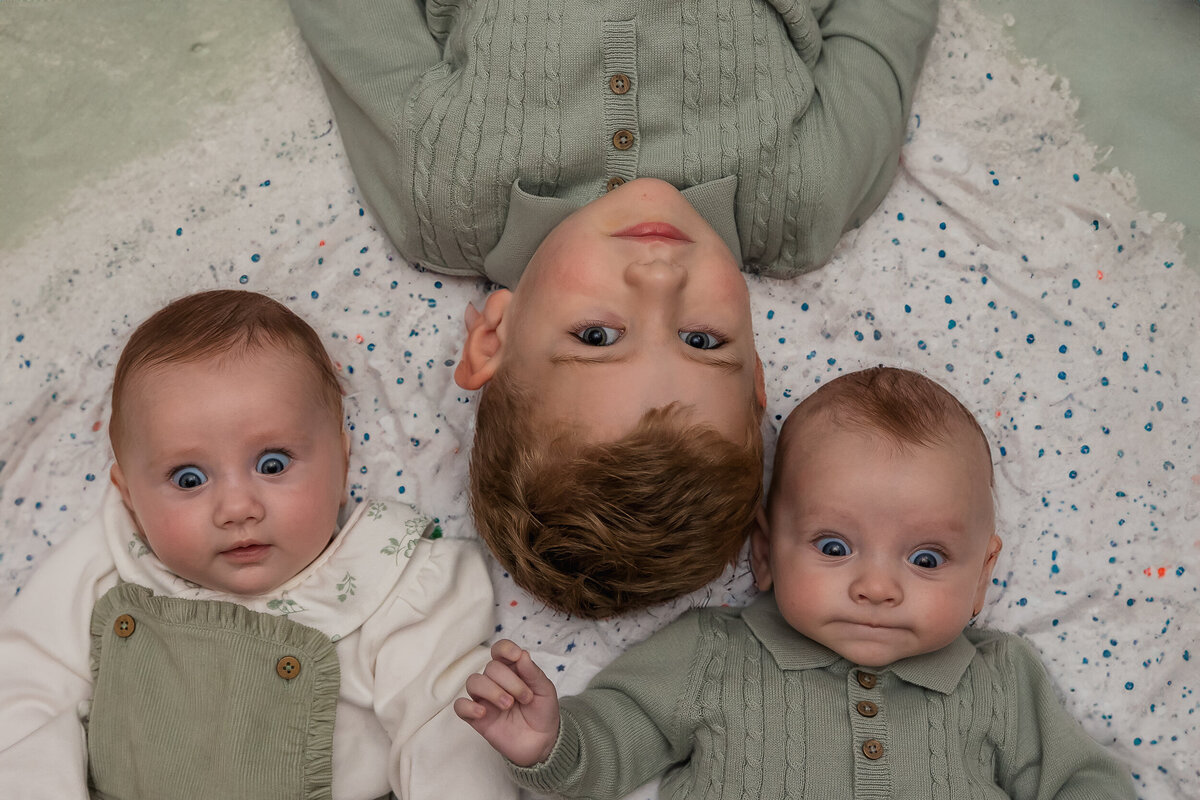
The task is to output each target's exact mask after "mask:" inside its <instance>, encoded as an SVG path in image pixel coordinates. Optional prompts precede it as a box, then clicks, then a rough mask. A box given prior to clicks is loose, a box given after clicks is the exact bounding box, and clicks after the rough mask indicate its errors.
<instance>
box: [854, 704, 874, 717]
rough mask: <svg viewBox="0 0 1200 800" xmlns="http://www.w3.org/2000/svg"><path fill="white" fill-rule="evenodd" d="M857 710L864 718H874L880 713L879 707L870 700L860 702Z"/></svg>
mask: <svg viewBox="0 0 1200 800" xmlns="http://www.w3.org/2000/svg"><path fill="white" fill-rule="evenodd" d="M855 708H857V709H858V713H860V714H862V715H863V716H864V717H873V716H875V715H876V714H878V713H879V706H877V705H875V704H874V703H872V702H871V701H870V700H859V701H858V705H856V706H855Z"/></svg>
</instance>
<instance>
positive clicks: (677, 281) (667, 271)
mask: <svg viewBox="0 0 1200 800" xmlns="http://www.w3.org/2000/svg"><path fill="white" fill-rule="evenodd" d="M625 281H626V282H627V283H628V284H629V285H630V286H634V287H637V288H639V289H643V290H645V291H658V292H671V291H678V290H679V289H681V288H683V286H684V285H685V284H686V283H687V267H685V266H684V265H683V264H679V263H677V262H674V261H667V260H666V259H662V258H652V259H649V260H646V261H634V262H632V263H630V264H629V266H628V267H626V268H625Z"/></svg>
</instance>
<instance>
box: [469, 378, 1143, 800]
mask: <svg viewBox="0 0 1200 800" xmlns="http://www.w3.org/2000/svg"><path fill="white" fill-rule="evenodd" d="M750 540H751V541H750V543H751V548H750V551H751V552H750V561H751V566H752V568H753V570H754V576H755V581H756V584H757V586H758V588H759V589H760V591H761V593H760V595H759V596H758V597H756V598H755V599H754V601H753V602H752V603H751V604H750V605H749V606H747V607H745V608H737V609H734V608H719V609H713V608H710V609H703V610H694V611H691V612H688V613H686V614H684V615H683V616H681V617H680V618H679V619H677V620H675V621H674V622H673V623H671V624H670V625H668V626H667V627H666V628H664V629H663V630H661V631H659V632H658V633H656V634H654V635H653V636H651V637H650V638H649V639H647V640H646V641H644V642H642V643H641V644H638V645H635V646H634V647H632V648H631V649H630V650H629V651H627V652H626V653H625V654H624V655H623V656H621V657H620V658H619V659H617V660H616V661H615V662H613V663H612V664H611V665H610V666H609V667H607V668H606V669H604V670H603V671H601V672H600V673H599V674H598V675H597V676H596V678H595V679H594V680H593V681H592V683H591V684H589V686H588V688H587V689H586V690H585V691H584V692H582V693H581V694H579V695H577V696H574V697H567V698H563V699H562V701H561V702H560V701H559V700H558V698H557V696H556V693H555V690H554V687H553V685H552V684H551V683H550V681H549V680H547V679H546V677H545V675H544V674H543V673H542V671H541V670H540V669H539V668H538V667H537V666H536V665H535V664H534V663H533V661H532V660H531V658H530V656H529V654H528V652H526V651H524V650H522V649H521V648H519V647H518V646H517V645H515V644H514V643H512V642H510V641H506V640H503V641H500V642H497V643H496V644H495V645H493V647H492V661H491V662H490V663H489V664H488V666H487V667H486V668H485V670H484V671H483V673H482V674H476V675H472V676H471V677H470V678H469V679H468V681H467V684H466V688H467V693H468V695H469V698H462V699H460V700H458V701H456V704H455V710H456V711H457V712H458V714H459V716H460V717H462V718H463V719H464V720H466V721H467V722H469V723H470V724H471V725H472V727H474V728H475V729H476V730H477V731H478V732H479V733H480V734H481V735H482V736H483V737H484V738H485V739H487V740H488V741H489V742H490V743H491V744H492V746H493V747H495V748H496V749H497V750H498V751H499V752H500V753H501V754H503V755H504V756H505V757H506V759H507V760H508V762H509V769H510V771H511V773H512V774H513V776H514V777H515V778H516V779H517V780H518V781H519V782H520V783H522V784H523V785H525V786H527V787H529V788H531V789H534V790H537V791H548V792H557V793H560V794H563V795H565V796H568V797H596V798H620V797H622V796H623V795H625V794H626V793H627V792H629V791H630V790H632V789H634V788H635V787H637V786H639V785H640V784H642V783H643V782H645V781H647V780H650V779H652V778H654V777H655V776H659V775H661V776H662V783H661V790H660V796H661V797H663V798H665V799H668V800H669V799H671V798H691V799H692V800H698V799H700V798H726V797H728V798H735V797H736V798H741V797H744V796H753V797H757V798H764V800H765V799H767V798H821V800H829V798H851V797H913V798H915V797H1010V798H1051V797H1055V798H1063V797H1078V798H1133V797H1134V793H1133V787H1132V783H1131V781H1130V775H1129V772H1128V771H1127V770H1126V769H1125V768H1124V767H1123V766H1122V765H1121V764H1120V763H1119V762H1118V761H1117V760H1116V759H1115V758H1113V757H1112V756H1111V755H1110V754H1109V753H1108V752H1107V751H1106V750H1105V749H1104V748H1103V747H1101V746H1100V745H1099V744H1098V743H1097V742H1095V741H1094V740H1092V739H1091V738H1090V737H1089V736H1088V735H1087V734H1086V733H1085V732H1084V731H1083V729H1082V728H1081V727H1080V726H1079V725H1078V724H1077V722H1076V721H1075V720H1073V719H1072V718H1071V717H1070V716H1069V715H1068V714H1067V713H1066V711H1065V710H1064V709H1063V707H1062V705H1061V703H1060V702H1059V699H1058V696H1057V694H1056V691H1055V688H1054V686H1053V684H1052V682H1051V680H1050V679H1049V677H1048V676H1047V674H1046V672H1045V670H1044V669H1043V667H1042V665H1041V663H1040V661H1039V659H1038V657H1037V655H1036V654H1035V653H1034V651H1033V649H1032V648H1031V647H1030V646H1029V645H1028V644H1026V643H1025V642H1023V641H1022V640H1021V639H1020V638H1019V637H1017V636H1014V635H1011V634H1005V633H1001V632H997V631H991V630H984V629H981V628H974V627H971V626H970V625H969V623H970V622H971V620H972V618H973V617H974V616H975V615H977V614H978V613H979V612H980V610H981V609H982V608H983V605H984V600H985V596H986V593H987V588H988V585H989V583H990V580H991V574H992V570H993V568H994V567H995V564H996V560H997V557H998V556H999V553H1000V549H1001V541H1000V538H999V536H998V535H997V533H996V524H995V511H994V504H993V472H992V461H991V453H990V448H989V445H988V440H987V437H986V436H985V434H984V433H983V431H982V429H981V428H980V426H979V424H978V423H977V422H976V420H975V419H974V417H973V416H972V415H971V413H970V412H969V411H968V410H967V409H966V408H965V407H964V406H963V405H962V403H961V402H959V401H958V400H957V399H956V398H955V397H954V396H953V395H952V394H951V393H950V392H949V391H947V390H946V389H945V388H943V387H942V386H940V385H938V384H937V383H936V382H934V381H932V380H930V379H928V378H926V377H924V376H922V375H920V374H918V373H915V372H911V371H908V370H902V369H895V368H888V367H877V368H872V369H867V370H863V371H860V372H855V373H850V374H847V375H843V376H840V377H838V378H836V379H834V380H832V381H830V382H828V383H826V384H824V385H823V386H822V387H821V388H819V389H818V390H817V391H815V392H814V393H813V394H812V395H811V396H809V397H808V398H807V399H805V400H804V401H803V402H802V403H801V404H800V405H799V406H798V407H797V408H796V409H795V410H793V411H792V413H791V414H790V415H789V417H788V419H787V421H786V422H785V424H784V426H783V429H782V431H781V432H780V437H779V441H778V445H777V448H776V455H775V464H774V469H773V474H772V479H771V485H770V490H769V492H768V496H767V504H766V508H765V510H763V511H760V513H759V514H758V517H757V520H756V522H755V524H754V525H753V527H752V530H751V533H750Z"/></svg>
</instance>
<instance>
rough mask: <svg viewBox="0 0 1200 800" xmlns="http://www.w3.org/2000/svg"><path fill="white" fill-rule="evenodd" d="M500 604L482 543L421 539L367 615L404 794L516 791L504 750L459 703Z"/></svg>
mask: <svg viewBox="0 0 1200 800" xmlns="http://www.w3.org/2000/svg"><path fill="white" fill-rule="evenodd" d="M494 613H495V611H494V606H493V599H492V584H491V580H490V578H489V576H488V572H487V566H486V564H485V562H484V558H483V555H482V553H481V551H480V549H479V547H478V546H477V545H476V544H475V543H474V542H468V541H461V540H451V539H438V540H433V541H431V540H428V539H422V540H421V541H420V542H419V544H418V545H417V549H416V552H414V554H413V556H412V562H411V563H410V565H409V567H408V569H406V570H405V573H404V576H403V577H402V578H401V581H400V583H399V585H397V587H396V589H395V594H394V597H393V599H392V600H391V602H389V603H388V604H387V605H386V606H385V608H384V609H381V611H379V612H378V613H377V614H376V615H375V616H374V617H372V618H371V619H370V620H368V621H367V623H366V624H364V626H363V639H364V647H365V648H366V650H367V651H368V652H366V653H363V656H364V657H367V658H373V663H374V686H375V689H374V693H375V701H374V702H375V714H376V717H377V718H378V719H379V721H380V723H381V724H382V725H383V726H384V728H385V729H386V730H387V732H388V734H389V736H390V737H391V758H390V763H389V766H388V780H389V782H390V784H391V788H392V791H393V792H395V794H396V795H397V796H398V797H402V798H405V800H421V799H422V798H430V800H433V799H434V798H439V799H440V798H452V797H463V798H479V800H512V799H513V798H516V796H517V788H516V786H515V785H514V784H513V782H512V781H511V779H510V778H509V777H508V775H507V773H506V771H505V768H504V764H503V761H502V759H501V758H500V756H499V755H498V754H497V753H496V752H495V751H494V750H493V749H492V748H491V746H490V745H488V743H487V742H486V741H485V740H484V739H483V737H482V736H479V735H478V734H476V733H475V731H474V730H472V729H471V727H470V726H469V725H467V724H466V723H465V722H463V721H462V720H460V719H459V718H458V717H457V716H456V715H455V714H454V710H453V706H452V704H453V702H454V699H455V698H456V697H458V696H460V695H463V694H464V691H463V687H464V685H465V684H466V680H467V676H468V675H470V674H471V673H472V672H477V671H479V670H481V669H483V667H484V665H485V664H486V663H487V661H488V650H487V648H486V647H483V646H482V644H481V643H482V642H483V641H484V640H485V639H486V638H487V637H488V635H489V634H490V633H491V632H492V628H493V625H494ZM371 651H373V655H372V652H371Z"/></svg>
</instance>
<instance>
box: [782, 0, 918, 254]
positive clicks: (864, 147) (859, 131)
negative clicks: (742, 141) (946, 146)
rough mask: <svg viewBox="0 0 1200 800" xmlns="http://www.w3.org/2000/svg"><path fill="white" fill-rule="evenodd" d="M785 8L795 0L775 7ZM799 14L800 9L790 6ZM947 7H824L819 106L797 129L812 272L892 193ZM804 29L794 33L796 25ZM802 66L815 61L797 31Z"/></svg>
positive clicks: (874, 2) (820, 7)
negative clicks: (916, 94)
mask: <svg viewBox="0 0 1200 800" xmlns="http://www.w3.org/2000/svg"><path fill="white" fill-rule="evenodd" d="M773 2H774V3H775V4H776V5H777V6H779V5H785V4H786V3H785V0H773ZM788 5H791V4H788ZM937 5H938V4H937V0H814V2H813V3H812V6H813V13H814V15H815V16H816V19H817V23H818V24H819V26H820V35H821V42H820V48H819V55H818V56H817V59H816V63H815V65H813V86H814V93H813V98H812V102H811V104H810V105H809V107H808V109H807V110H806V111H805V113H804V114H803V116H801V117H800V118H799V120H798V121H797V123H796V125H797V129H796V136H797V138H798V141H799V148H800V156H801V175H802V178H801V185H800V187H799V213H798V216H797V219H798V221H799V223H800V225H801V228H802V229H801V230H799V231H797V237H798V238H799V241H800V242H801V247H802V248H803V250H804V253H802V254H801V257H800V258H799V259H798V261H799V262H800V263H801V264H802V265H803V266H804V267H805V268H813V267H816V266H820V264H822V263H823V262H824V261H825V259H826V258H828V256H829V254H830V253H831V252H832V251H833V248H834V246H835V245H836V244H837V242H838V239H839V238H840V237H841V235H842V233H843V232H844V231H846V230H849V229H850V228H853V227H857V226H858V225H861V224H862V222H863V220H865V219H866V218H867V216H869V215H870V213H871V212H872V211H873V210H874V209H875V207H876V206H877V205H879V202H880V201H881V200H882V199H883V196H884V195H885V194H886V193H887V191H888V188H889V187H890V186H891V185H892V181H893V179H894V178H895V175H896V170H897V167H898V164H899V156H900V146H901V144H902V143H903V141H904V132H905V129H906V127H907V124H908V116H909V112H910V110H911V108H912V98H913V91H914V89H915V88H916V85H917V78H918V76H919V74H920V71H921V65H922V64H923V62H924V60H925V52H926V50H927V49H928V47H929V41H930V39H931V38H932V36H933V32H934V29H935V27H936V24H937ZM793 27H794V26H793ZM793 40H794V41H795V42H796V43H797V49H798V52H800V55H801V56H802V57H805V56H806V55H808V54H810V53H812V52H814V51H815V50H816V48H814V47H813V46H812V45H811V43H810V42H809V38H808V37H804V36H797V35H796V34H795V32H794V31H793Z"/></svg>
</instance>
